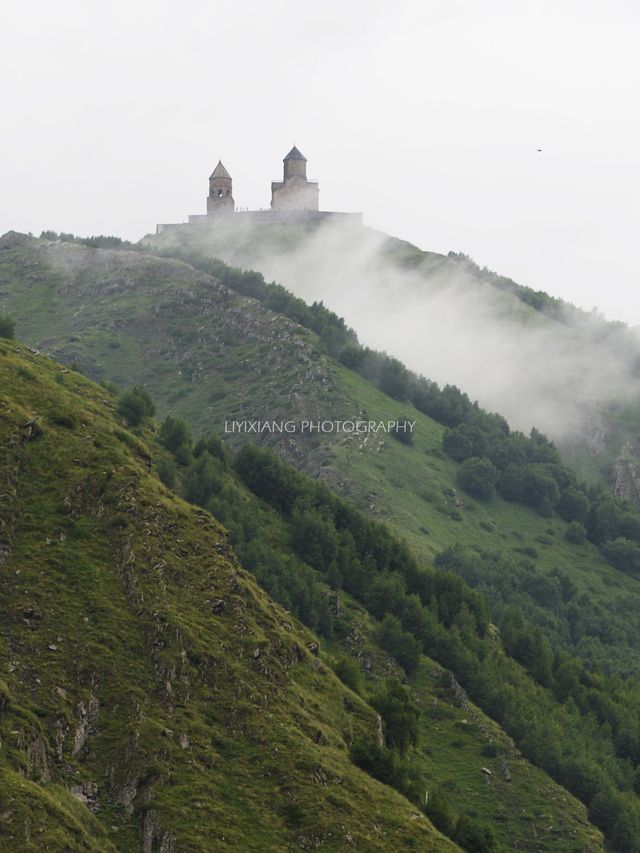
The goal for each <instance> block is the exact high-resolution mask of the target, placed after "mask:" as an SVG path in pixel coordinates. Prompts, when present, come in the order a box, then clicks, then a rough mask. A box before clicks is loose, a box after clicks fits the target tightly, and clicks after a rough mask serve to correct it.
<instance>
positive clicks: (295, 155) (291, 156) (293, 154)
mask: <svg viewBox="0 0 640 853" xmlns="http://www.w3.org/2000/svg"><path fill="white" fill-rule="evenodd" d="M287 160H304V161H305V162H306V160H307V158H306V157H305V156H304V154H302V153H301V152H300V151H298V149H297V148H296V146H295V145H294V146H293V148H292V149H291V151H289V153H288V154H287V156H286V157H285V158H284V162H286V161H287Z"/></svg>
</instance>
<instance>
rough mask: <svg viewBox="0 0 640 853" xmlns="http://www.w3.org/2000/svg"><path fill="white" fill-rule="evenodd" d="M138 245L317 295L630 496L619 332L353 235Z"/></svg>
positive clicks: (638, 450) (206, 233)
mask: <svg viewBox="0 0 640 853" xmlns="http://www.w3.org/2000/svg"><path fill="white" fill-rule="evenodd" d="M144 242H145V243H146V244H147V245H149V246H151V247H153V249H154V251H157V250H160V249H161V250H164V251H167V252H169V253H171V252H189V251H190V252H194V251H195V252H199V253H201V254H205V255H209V256H215V257H220V258H222V259H224V260H225V261H227V262H228V263H230V264H233V265H235V266H239V267H242V268H244V269H253V270H260V271H261V272H262V273H263V274H264V275H265V276H266V277H267V279H275V280H277V281H279V282H280V283H282V284H284V285H285V286H286V287H288V288H289V289H291V290H292V291H293V292H294V293H296V294H297V295H299V296H302V297H303V298H305V299H306V300H307V301H309V302H310V301H312V300H313V299H316V300H324V302H325V303H327V304H329V305H330V307H331V308H333V310H335V311H337V312H338V313H339V314H341V315H342V316H344V317H346V319H347V321H348V322H349V323H350V324H351V325H352V326H353V327H354V328H355V329H356V330H357V331H358V334H359V336H360V338H361V340H362V341H363V343H365V344H368V345H369V346H374V347H376V348H378V349H385V350H388V351H390V352H392V353H393V354H394V355H396V356H397V357H399V358H400V359H401V360H402V361H403V362H404V363H406V364H408V365H409V366H410V367H411V368H413V369H414V370H417V371H418V372H421V373H424V374H425V375H427V376H429V377H430V378H431V379H435V380H437V381H439V382H441V383H447V382H448V383H454V384H456V385H458V386H459V387H461V388H463V389H464V390H465V391H467V392H468V393H469V394H471V395H472V396H473V397H474V398H477V399H479V400H480V402H481V403H482V405H483V406H485V407H486V408H489V409H492V410H497V411H499V412H501V413H502V414H503V415H506V416H507V417H508V419H509V421H510V422H511V424H512V426H516V427H518V428H526V430H528V429H529V428H530V427H531V426H532V425H535V426H536V427H538V428H539V429H542V430H543V432H545V433H546V434H548V435H550V436H551V437H552V438H553V439H554V440H555V441H557V442H559V443H561V446H562V449H563V452H564V453H565V455H566V457H567V458H568V459H570V460H571V462H572V464H573V465H574V466H576V467H577V468H578V469H579V470H580V473H581V475H582V476H584V477H586V478H588V479H589V480H590V481H592V482H604V483H606V485H607V487H609V488H611V489H612V490H615V491H616V493H617V494H620V495H623V496H625V497H628V498H629V499H631V500H634V501H636V502H638V501H640V496H639V494H638V488H637V483H636V482H635V481H637V480H638V475H637V471H638V470H640V469H639V468H638V463H639V458H640V446H639V445H638V442H637V433H638V428H639V426H640V384H639V383H638V375H639V374H638V364H639V363H640V362H639V356H640V345H639V341H638V336H637V334H636V333H634V332H632V331H630V330H628V329H627V328H626V327H624V325H623V324H622V323H610V322H606V321H605V320H604V318H602V317H601V316H600V315H598V314H597V313H592V312H586V311H581V310H579V309H577V308H575V307H574V306H571V305H568V304H566V303H564V302H562V300H560V299H556V298H553V297H552V296H549V295H548V294H545V293H543V292H539V291H533V290H532V289H531V288H527V287H522V286H520V285H518V284H516V283H515V282H513V281H512V280H511V279H508V278H505V277H504V276H499V275H497V274H495V273H493V272H491V271H490V270H487V269H481V268H480V267H479V266H477V265H476V264H474V263H473V261H471V259H469V258H468V257H466V256H465V255H462V254H458V253H454V252H450V253H449V255H448V256H444V255H440V254H436V253H433V252H425V251H421V250H420V249H418V248H417V247H416V246H413V245H412V244H410V243H408V242H406V241H403V240H398V239H395V238H391V237H388V236H387V235H385V234H381V233H378V232H376V231H374V230H372V229H370V228H363V227H362V226H356V225H341V226H338V225H337V224H327V225H322V226H320V227H318V226H317V225H316V226H314V225H309V224H307V225H301V224H299V225H287V226H284V225H281V224H266V223H262V224H261V225H260V227H255V226H254V227H250V226H247V225H245V226H243V225H242V223H235V222H229V223H228V224H223V223H218V224H216V227H215V228H207V227H206V226H203V227H200V228H198V227H196V228H190V227H185V228H183V229H181V230H179V231H167V232H163V233H161V234H159V235H154V236H149V237H147V238H145V241H144ZM516 387H517V388H518V393H514V390H513V389H514V388H516ZM619 463H622V464H619ZM630 466H631V467H630Z"/></svg>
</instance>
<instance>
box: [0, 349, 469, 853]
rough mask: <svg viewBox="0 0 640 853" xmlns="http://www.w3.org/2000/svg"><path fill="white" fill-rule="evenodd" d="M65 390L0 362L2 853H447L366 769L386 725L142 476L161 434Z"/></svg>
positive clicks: (210, 523) (196, 514) (98, 398)
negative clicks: (91, 805)
mask: <svg viewBox="0 0 640 853" xmlns="http://www.w3.org/2000/svg"><path fill="white" fill-rule="evenodd" d="M61 371H62V368H61V367H59V366H58V365H56V364H55V363H53V362H50V361H47V360H46V359H44V358H42V357H38V356H35V355H33V354H31V353H29V352H28V351H27V350H26V349H25V348H23V347H20V346H19V345H17V344H13V343H7V344H3V346H2V354H1V355H0V388H2V391H1V392H0V446H2V447H3V448H4V449H5V453H3V455H2V456H1V457H0V484H1V487H0V494H1V495H2V498H1V500H2V504H1V517H2V519H3V528H2V532H1V544H2V545H3V547H5V548H7V549H8V553H7V554H6V558H5V559H4V561H3V565H2V574H3V583H2V586H1V587H0V607H1V610H2V613H3V632H2V637H1V639H0V658H1V659H2V660H1V663H0V666H1V668H2V672H3V673H5V674H6V684H4V685H1V687H2V696H3V699H2V703H1V704H0V708H1V709H2V711H1V713H0V739H1V741H2V750H1V751H0V776H1V779H2V782H1V784H0V803H1V805H2V820H0V846H1V847H2V849H3V850H7V851H23V850H31V849H36V848H38V849H50V850H64V849H70V850H85V849H86V850H95V851H98V850H99V851H109V850H115V849H117V850H122V851H126V850H131V851H133V850H139V849H141V847H142V841H141V839H142V837H143V836H144V835H145V834H146V837H147V838H152V839H154V840H153V844H155V845H156V846H157V845H159V844H161V843H165V844H168V843H169V839H172V843H173V844H174V848H175V849H176V850H180V851H181V853H182V851H203V850H216V851H217V850H220V851H224V850H229V851H237V850H243V851H244V850H247V851H270V850H271V851H274V853H275V851H280V850H289V849H291V850H294V849H300V845H301V844H306V845H314V844H316V843H320V842H321V843H322V845H323V849H326V850H342V849H344V845H345V843H346V841H345V839H346V837H347V835H349V836H350V837H352V838H353V840H354V843H355V844H357V846H358V847H359V848H360V849H366V850H389V849H416V850H419V849H420V850H423V849H428V850H434V851H439V850H442V851H445V850H454V849H455V847H454V845H452V844H451V843H450V842H448V841H447V840H445V839H444V838H443V837H442V836H440V835H439V834H438V833H437V832H435V830H434V829H433V828H432V827H431V825H430V824H429V822H428V821H427V820H426V818H424V817H421V816H419V817H417V818H416V817H415V815H416V811H415V808H414V807H413V806H411V804H410V803H408V802H407V801H406V800H405V799H404V798H403V797H401V796H400V795H399V794H397V793H396V792H394V791H392V790H390V789H387V788H385V787H384V786H383V785H381V784H379V783H377V782H375V781H374V780H372V779H371V778H369V777H368V776H366V775H365V774H364V773H362V772H361V771H360V770H358V769H357V768H356V767H354V766H353V765H352V764H351V762H350V761H349V759H348V744H349V742H350V740H351V739H352V738H353V737H355V736H356V735H357V734H358V733H359V732H366V731H374V730H375V725H376V720H375V713H374V712H373V710H372V709H371V708H370V707H369V706H368V705H366V703H365V702H364V701H362V700H359V699H358V698H357V697H354V696H353V695H350V694H349V692H348V691H347V689H346V688H344V687H343V685H342V684H341V683H340V682H339V680H338V679H337V678H336V677H335V676H334V675H333V673H332V672H331V670H330V669H329V668H328V667H327V666H326V664H325V663H324V662H323V660H322V658H321V659H320V663H319V665H318V664H317V663H316V660H317V659H316V658H314V657H313V656H312V655H311V654H310V653H309V652H308V651H307V646H308V644H309V642H311V640H312V639H313V637H312V635H310V634H309V633H308V632H307V631H306V630H305V629H304V628H303V627H302V626H301V625H299V624H298V623H297V622H296V620H295V619H293V618H292V617H291V616H290V615H288V614H286V613H285V611H283V610H282V609H281V608H280V607H278V606H277V605H275V604H274V603H273V602H272V601H270V600H269V599H268V597H267V596H266V595H265V594H264V592H262V591H261V590H260V589H259V588H258V587H257V585H256V584H255V582H254V581H253V579H252V578H251V577H250V576H249V575H248V574H247V573H246V572H244V571H243V570H242V569H241V568H240V567H239V566H238V565H237V563H236V562H235V561H234V558H233V556H232V554H231V553H230V552H229V550H228V546H227V544H226V535H225V532H224V530H223V529H222V528H221V527H220V525H219V524H218V523H217V522H216V521H215V520H214V519H213V518H212V517H211V516H210V515H209V514H208V513H206V512H204V511H203V510H198V509H195V508H193V507H191V506H189V505H187V504H185V503H184V502H183V501H181V500H180V499H178V498H176V497H175V496H174V495H172V494H171V493H170V492H168V491H167V490H166V489H165V488H164V487H163V486H161V484H160V483H159V482H158V480H157V479H156V478H155V477H154V476H153V474H152V473H150V472H149V470H148V468H147V464H146V457H147V456H148V454H149V450H148V442H149V441H150V440H151V439H152V436H151V434H149V433H146V434H145V433H144V432H143V433H141V434H140V435H139V436H137V437H133V439H132V440H130V441H122V440H121V434H122V432H123V431H122V428H121V427H120V426H119V424H118V423H117V421H116V420H115V419H114V417H113V403H112V401H111V400H110V398H109V396H108V395H107V394H106V392H105V391H104V390H103V389H101V388H99V387H98V386H95V385H93V384H92V383H90V382H89V381H88V380H86V379H85V378H84V377H82V376H81V375H79V374H75V373H73V372H67V373H64V374H63V375H64V382H63V383H60V382H59V381H58V377H59V376H60V375H61ZM27 372H28V373H29V374H31V375H30V376H27V375H26V373H27ZM60 411H65V412H68V413H71V414H72V415H73V419H74V423H75V426H74V428H72V429H71V428H69V426H67V425H63V424H61V423H60V422H59V419H57V414H56V413H59V412H60ZM34 418H37V419H38V420H37V423H38V425H39V427H40V430H41V432H40V433H39V434H31V435H30V433H29V427H27V426H25V424H26V423H27V422H28V421H31V420H32V419H34ZM3 553H4V552H3ZM217 598H224V600H225V602H226V607H225V611H224V613H223V614H221V615H215V614H214V613H212V611H211V608H210V602H211V601H212V600H213V599H217ZM257 651H259V654H256V652H257ZM347 696H349V698H350V704H349V706H348V707H347V705H345V701H344V700H345V698H346V697H347ZM318 730H321V731H322V733H323V737H322V739H321V741H320V742H316V738H315V737H314V735H315V733H316V732H317V731H318ZM320 771H321V773H320ZM319 773H320V776H319V775H318V774H319ZM318 778H322V779H324V780H325V782H324V783H323V784H318V781H317V779H318ZM74 788H75V789H76V790H77V791H79V792H80V793H83V795H85V796H86V795H89V797H90V799H92V798H93V799H95V802H96V803H97V806H98V810H97V811H96V812H95V814H93V813H92V812H91V811H90V810H89V809H88V808H87V807H86V806H85V805H83V804H82V803H81V802H80V800H79V799H77V798H76V797H75V796H73V794H72V793H71V792H72V789H74Z"/></svg>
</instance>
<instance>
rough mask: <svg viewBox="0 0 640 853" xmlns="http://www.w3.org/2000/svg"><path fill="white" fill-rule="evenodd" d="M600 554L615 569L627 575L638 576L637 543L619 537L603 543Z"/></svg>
mask: <svg viewBox="0 0 640 853" xmlns="http://www.w3.org/2000/svg"><path fill="white" fill-rule="evenodd" d="M602 553H603V554H604V556H605V559H606V560H608V562H609V563H611V565H612V566H615V568H616V569H620V570H621V571H623V572H628V573H629V574H640V545H638V543H637V542H632V541H631V540H630V539H625V538H624V537H622V536H619V537H618V538H617V539H613V540H611V541H609V542H605V543H604V545H603V546H602Z"/></svg>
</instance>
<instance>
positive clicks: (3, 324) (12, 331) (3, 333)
mask: <svg viewBox="0 0 640 853" xmlns="http://www.w3.org/2000/svg"><path fill="white" fill-rule="evenodd" d="M15 336H16V323H15V320H14V319H13V318H12V317H9V316H8V315H7V314H0V338H8V339H9V340H13V338H15Z"/></svg>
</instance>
